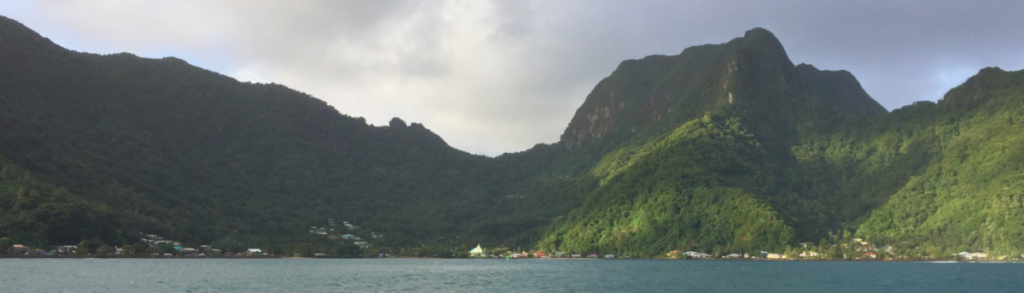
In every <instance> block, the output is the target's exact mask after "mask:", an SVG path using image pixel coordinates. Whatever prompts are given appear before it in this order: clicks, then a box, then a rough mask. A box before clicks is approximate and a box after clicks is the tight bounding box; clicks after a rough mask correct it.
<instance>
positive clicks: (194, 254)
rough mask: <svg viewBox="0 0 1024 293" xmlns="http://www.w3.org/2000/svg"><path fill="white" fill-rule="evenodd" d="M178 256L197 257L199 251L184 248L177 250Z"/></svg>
mask: <svg viewBox="0 0 1024 293" xmlns="http://www.w3.org/2000/svg"><path fill="white" fill-rule="evenodd" d="M178 255H180V256H181V257H197V256H199V250H198V249H195V248H191V247H184V248H182V249H181V250H178Z"/></svg>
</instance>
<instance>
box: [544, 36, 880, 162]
mask: <svg viewBox="0 0 1024 293" xmlns="http://www.w3.org/2000/svg"><path fill="white" fill-rule="evenodd" d="M818 100H820V101H818ZM817 105H825V106H830V107H832V108H834V109H839V110H843V111H846V112H851V113H854V114H856V115H865V116H869V117H875V116H878V115H881V114H883V113H885V112H886V111H885V109H884V108H882V107H881V106H880V105H878V103H877V102H875V101H874V100H873V99H871V97H870V96H868V95H867V93H865V92H864V90H863V89H862V88H861V86H860V83H859V82H857V80H856V78H854V77H853V75H852V74H850V73H849V72H845V71H838V72H833V71H820V70H817V69H816V68H813V67H810V66H803V67H800V68H797V67H796V66H794V65H793V63H792V61H791V60H790V59H789V56H788V55H787V54H786V50H785V48H784V47H783V45H782V43H781V42H780V41H779V40H778V38H776V37H775V35H774V34H772V33H771V32H770V31H768V30H766V29H764V28H755V29H751V30H749V31H747V32H746V33H744V35H743V37H740V38H735V39H732V40H730V41H729V42H727V43H722V44H717V45H710V44H709V45H700V46H693V47H689V48H686V49H685V50H683V51H682V52H681V53H680V54H679V55H675V56H660V55H653V56H648V57H645V58H643V59H639V60H627V61H623V62H622V63H621V64H620V65H619V67H618V68H617V69H616V70H615V71H614V72H613V73H612V74H611V75H610V76H608V77H607V78H605V79H603V80H602V81H601V82H599V83H598V84H597V86H595V87H594V89H593V91H592V92H591V93H590V94H589V95H588V96H587V99H586V101H585V102H584V104H583V105H582V106H581V107H580V108H579V109H578V110H577V112H576V116H575V117H573V119H572V121H571V122H570V124H569V126H568V127H567V128H566V130H565V132H564V133H563V134H562V139H561V144H563V145H565V146H566V147H568V148H575V147H579V146H582V145H584V144H587V143H588V142H590V141H593V140H607V139H611V140H612V141H620V142H621V141H623V140H625V139H629V138H631V137H634V136H636V135H639V134H642V133H644V132H651V133H664V132H666V131H670V130H671V129H674V128H675V127H677V126H679V125H682V123H684V122H686V121H689V120H692V119H696V118H698V117H700V116H702V115H704V114H705V113H708V112H717V111H725V110H726V109H735V110H736V113H747V114H749V115H748V116H750V117H753V119H755V120H757V119H762V118H765V117H769V118H770V117H771V116H772V115H786V114H789V113H791V112H794V113H795V111H801V110H807V108H808V107H811V108H815V107H819V106H817ZM816 111H821V109H818V110H816ZM770 119H774V118H770ZM787 123H788V122H787ZM775 124H779V123H775ZM612 144H615V143H614V142H613V143H612Z"/></svg>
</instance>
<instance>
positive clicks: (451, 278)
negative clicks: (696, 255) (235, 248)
mask: <svg viewBox="0 0 1024 293" xmlns="http://www.w3.org/2000/svg"><path fill="white" fill-rule="evenodd" d="M0 292H1024V264H1021V263H929V262H833V261H790V262H787V261H669V260H542V259H529V260H512V261H506V260H493V259H0Z"/></svg>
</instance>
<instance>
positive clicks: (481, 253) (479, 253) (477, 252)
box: [469, 244, 486, 257]
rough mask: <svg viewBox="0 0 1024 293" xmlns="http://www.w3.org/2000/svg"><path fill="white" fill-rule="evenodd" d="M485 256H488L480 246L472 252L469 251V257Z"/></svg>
mask: <svg viewBox="0 0 1024 293" xmlns="http://www.w3.org/2000/svg"><path fill="white" fill-rule="evenodd" d="M485 256H486V255H485V253H484V249H483V248H481V247H480V244H477V245H476V248H473V249H472V250H470V251H469V257H485Z"/></svg>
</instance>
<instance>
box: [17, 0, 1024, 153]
mask: <svg viewBox="0 0 1024 293" xmlns="http://www.w3.org/2000/svg"><path fill="white" fill-rule="evenodd" d="M767 2H769V1H722V0H718V1H649V2H642V1H511V0H510V1H484V0H469V1H380V0H374V1H336V0H325V1H294V0H293V1H243V0H236V1H227V0H225V1H208V0H205V1H204V0H199V1H192V0H188V1H186V0H175V1H142V0H139V1H113V0H97V1H57V0H54V1H21V0H13V1H11V0H5V1H2V2H0V15H4V16H7V17H10V18H13V19H15V20H17V21H20V22H22V23H24V24H25V25H27V26H28V27H30V28H32V29H34V30H36V31H38V32H39V33H40V34H42V35H43V36H46V37H49V38H50V39H51V40H53V41H54V42H56V43H57V44H59V45H61V46H64V47H66V48H69V49H72V50H76V51H82V52H92V53H101V54H108V53H117V52H130V53H134V54H136V55H139V56H143V57H150V58H161V57H165V56H175V57H178V58H181V59H184V60H186V61H188V62H189V63H191V64H193V65H196V66H199V67H203V68H207V69H210V70H213V71H217V72H220V73H223V74H226V75H229V76H232V77H235V78H237V79H239V80H243V81H253V82H275V83H279V84H284V85H286V86H288V87H291V88H293V89H295V90H298V91H302V92H306V93H309V94H311V95H313V96H315V97H317V98H319V99H322V100H325V101H327V102H328V103H329V104H331V105H333V106H334V107H335V108H337V109H338V110H339V111H341V112H342V113H345V114H348V115H351V116H357V117H365V118H366V119H367V121H368V122H370V123H373V124H377V125H383V124H386V123H387V121H388V120H390V119H391V118H392V117H396V116H397V117H401V118H402V119H404V120H405V121H407V122H420V123H423V124H424V125H425V126H426V127H427V128H429V129H431V130H433V131H434V132H436V133H438V134H439V135H441V137H443V138H444V139H445V140H446V141H447V142H448V143H449V144H450V145H452V146H454V147H456V148H459V149H462V150H465V151H468V152H471V153H476V154H485V155H491V156H494V155H498V154H501V153H503V152H515V151H522V150H525V149H527V148H529V147H531V146H532V145H534V144H537V143H541V142H543V143H551V142H555V141H557V140H558V136H559V135H560V134H561V133H562V131H563V130H564V128H565V126H566V125H567V124H568V123H569V120H570V119H571V118H572V115H573V114H574V113H575V110H576V108H577V107H578V106H579V105H581V104H582V103H583V100H584V98H586V95H587V93H588V92H589V91H590V89H591V88H593V86H594V85H596V84H597V82H598V81H599V80H600V79H601V78H604V77H605V76H608V75H609V74H610V73H611V72H612V70H614V69H615V67H616V66H617V65H618V64H619V62H621V61H622V60H626V59H638V58H642V57H644V56H647V55H652V54H662V55H675V54H678V53H679V52H681V51H682V50H683V49H684V48H686V47H689V46H693V45H700V44H706V43H723V42H726V41H728V40H730V39H732V38H735V37H739V36H742V35H743V32H744V31H746V30H748V29H751V28H754V27H764V28H767V29H769V30H771V31H772V32H773V33H775V35H776V36H777V37H778V38H779V39H780V40H781V41H782V43H783V45H784V46H785V47H786V50H787V52H788V53H789V56H790V59H792V60H793V62H794V63H809V64H813V65H815V66H816V67H818V68H820V69H829V70H838V69H845V70H848V71H850V72H852V73H853V74H854V75H855V76H857V78H858V79H859V80H860V81H861V84H862V85H863V86H864V88H865V89H866V90H867V92H868V93H869V94H871V95H872V96H873V97H874V98H875V99H876V100H878V101H879V102H880V103H881V104H882V105H883V106H885V107H886V108H888V109H890V110H892V109H894V108H898V107H901V106H904V105H907V104H910V103H911V102H913V101H918V100H932V101H935V100H938V99H940V98H941V97H942V95H943V94H944V93H945V91H947V90H948V89H950V88H952V87H954V86H956V85H959V84H960V83H962V82H963V81H964V80H966V79H967V78H968V77H970V76H972V75H974V74H975V73H977V71H978V70H980V69H981V68H984V67H988V66H998V67H1001V68H1003V69H1005V70H1020V69H1021V68H1022V67H1024V54H1021V52H1022V51H1024V50H1022V49H1024V21H1021V14H1022V13H1024V1H820V0H808V1H774V2H773V3H767Z"/></svg>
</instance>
